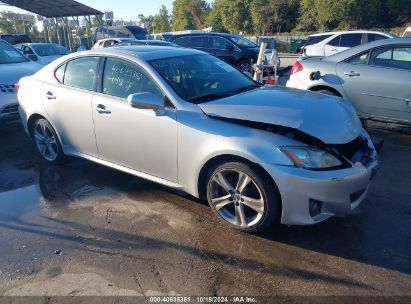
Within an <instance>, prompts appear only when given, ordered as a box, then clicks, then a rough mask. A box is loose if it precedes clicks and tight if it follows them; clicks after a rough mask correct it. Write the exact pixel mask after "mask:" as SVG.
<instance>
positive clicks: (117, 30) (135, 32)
mask: <svg viewBox="0 0 411 304" xmlns="http://www.w3.org/2000/svg"><path fill="white" fill-rule="evenodd" d="M149 37H150V34H149V33H148V32H147V30H146V29H144V28H142V27H140V26H134V25H130V26H101V27H97V28H92V34H91V40H92V41H93V43H96V42H97V41H99V40H102V39H107V38H135V39H139V40H144V39H149Z"/></svg>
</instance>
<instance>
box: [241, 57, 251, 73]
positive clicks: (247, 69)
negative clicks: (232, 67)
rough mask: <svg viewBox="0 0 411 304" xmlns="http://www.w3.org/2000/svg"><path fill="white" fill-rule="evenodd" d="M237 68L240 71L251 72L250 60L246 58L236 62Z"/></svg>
mask: <svg viewBox="0 0 411 304" xmlns="http://www.w3.org/2000/svg"><path fill="white" fill-rule="evenodd" d="M237 68H238V69H239V70H240V72H242V73H246V72H248V73H251V72H252V71H251V60H247V59H242V60H240V61H239V62H238V64H237Z"/></svg>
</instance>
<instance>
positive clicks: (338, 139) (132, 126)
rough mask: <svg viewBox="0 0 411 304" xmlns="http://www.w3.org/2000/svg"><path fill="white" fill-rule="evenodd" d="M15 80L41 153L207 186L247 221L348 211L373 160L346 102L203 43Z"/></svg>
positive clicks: (236, 218)
mask: <svg viewBox="0 0 411 304" xmlns="http://www.w3.org/2000/svg"><path fill="white" fill-rule="evenodd" d="M20 84H21V86H20V90H19V93H18V96H19V101H20V115H21V119H22V122H23V125H24V127H25V129H26V131H27V132H28V134H29V135H30V137H31V138H32V139H33V141H34V143H35V145H36V147H37V149H38V151H39V152H40V154H41V156H42V157H43V158H44V159H45V160H47V161H49V162H51V163H61V162H63V161H64V160H65V158H66V156H67V155H72V156H73V155H74V156H79V157H83V158H86V159H88V160H91V161H94V162H97V163H99V164H103V165H106V166H109V167H112V168H115V169H118V170H122V171H124V172H128V173H130V174H133V175H135V176H139V177H142V178H145V179H148V180H151V181H154V182H157V183H160V184H163V185H166V186H169V187H173V188H176V189H179V190H182V191H185V192H187V193H189V194H191V195H193V196H195V197H200V198H207V200H208V202H209V204H210V206H211V207H212V209H213V210H214V211H215V213H216V214H217V215H218V217H219V218H220V219H222V220H223V221H224V222H226V223H227V224H228V225H230V226H231V227H234V228H236V229H239V230H242V231H248V232H252V231H257V230H261V229H264V228H266V227H268V226H269V225H270V224H271V223H273V222H274V221H275V220H276V219H277V218H278V219H281V222H282V223H284V224H287V225H310V224H315V223H318V222H321V221H323V220H325V219H327V218H329V217H331V216H333V215H336V214H339V215H343V214H348V213H350V212H351V210H353V209H354V208H356V207H357V206H358V205H359V204H360V203H361V202H362V201H363V199H364V197H365V196H366V193H367V190H368V187H369V183H370V180H371V178H372V176H373V174H374V172H375V169H376V167H377V153H376V151H375V149H374V146H373V144H372V142H371V140H370V137H369V136H368V134H367V132H366V131H365V130H364V129H363V128H362V126H361V122H360V121H359V119H358V118H357V115H356V114H355V110H354V109H353V107H352V106H351V104H350V103H349V102H345V101H343V100H342V101H341V100H339V99H336V98H333V97H329V96H325V95H320V94H314V93H309V92H303V91H297V90H290V89H286V88H268V87H262V86H261V85H260V84H258V83H256V82H254V81H253V80H251V79H250V78H248V77H247V76H245V75H243V74H242V73H241V72H239V71H238V70H236V69H235V68H233V67H232V66H231V65H229V64H227V63H225V62H223V61H221V60H220V59H218V58H216V57H213V56H210V55H208V54H206V53H203V52H201V51H196V50H192V49H179V48H172V47H153V46H145V47H135V46H134V47H124V48H108V49H101V50H93V51H88V52H85V53H81V54H73V55H68V56H66V57H64V58H62V59H59V60H58V61H56V62H55V63H52V64H51V65H48V66H47V67H45V68H44V69H42V70H41V71H39V72H38V73H37V74H35V75H33V76H32V77H27V78H24V79H22V80H21V83H20Z"/></svg>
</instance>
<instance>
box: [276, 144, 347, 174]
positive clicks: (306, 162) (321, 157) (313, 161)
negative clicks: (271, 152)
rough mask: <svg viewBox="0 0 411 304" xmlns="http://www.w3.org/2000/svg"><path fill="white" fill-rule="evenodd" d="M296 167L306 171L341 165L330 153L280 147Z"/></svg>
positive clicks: (304, 148) (314, 149) (320, 150)
mask: <svg viewBox="0 0 411 304" xmlns="http://www.w3.org/2000/svg"><path fill="white" fill-rule="evenodd" d="M280 149H281V151H283V152H284V153H285V154H286V155H287V156H288V157H289V158H290V159H291V160H292V161H293V162H294V164H295V165H296V166H297V167H301V168H306V169H314V170H315V169H329V168H334V167H339V166H341V165H342V164H343V163H342V162H341V161H340V160H339V159H338V158H336V157H335V156H334V155H332V154H331V153H329V152H327V151H324V150H322V149H320V148H316V147H281V148H280Z"/></svg>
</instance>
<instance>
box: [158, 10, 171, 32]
mask: <svg viewBox="0 0 411 304" xmlns="http://www.w3.org/2000/svg"><path fill="white" fill-rule="evenodd" d="M170 18H171V17H170V14H169V12H168V9H167V7H166V6H165V5H162V6H161V8H160V11H159V12H158V14H157V15H155V16H154V22H155V23H156V28H157V32H169V31H171V24H170Z"/></svg>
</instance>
